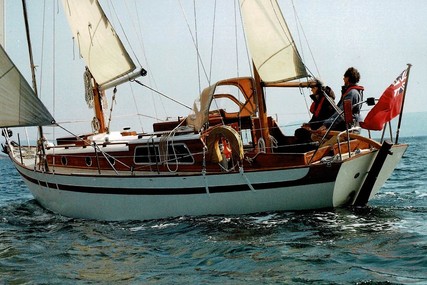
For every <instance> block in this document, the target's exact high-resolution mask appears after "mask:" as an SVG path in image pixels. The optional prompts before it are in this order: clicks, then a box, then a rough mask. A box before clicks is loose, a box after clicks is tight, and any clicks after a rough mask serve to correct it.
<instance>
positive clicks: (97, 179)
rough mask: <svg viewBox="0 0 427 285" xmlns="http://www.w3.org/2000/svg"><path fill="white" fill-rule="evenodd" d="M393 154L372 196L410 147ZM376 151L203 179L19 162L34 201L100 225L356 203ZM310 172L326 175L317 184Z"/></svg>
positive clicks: (201, 177) (402, 147)
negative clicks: (59, 170) (60, 169)
mask: <svg viewBox="0 0 427 285" xmlns="http://www.w3.org/2000/svg"><path fill="white" fill-rule="evenodd" d="M392 150H393V153H394V154H393V155H391V156H390V155H389V156H388V158H387V160H386V161H385V163H384V167H383V169H382V171H381V172H380V175H379V177H378V181H377V182H376V183H375V186H374V188H373V190H372V193H371V197H372V196H373V195H375V193H376V192H378V190H379V188H380V187H381V185H383V183H384V182H385V180H386V179H387V178H388V177H389V176H390V174H391V172H392V171H393V169H394V168H395V167H396V165H397V163H398V162H399V160H400V158H401V157H402V155H403V153H404V151H405V150H406V146H405V145H401V146H395V147H393V149H392ZM376 153H377V152H369V153H365V154H360V155H358V156H356V157H352V158H350V159H346V160H344V162H342V163H341V162H333V163H332V164H331V165H329V166H328V164H327V163H325V164H319V165H317V166H311V167H301V168H293V169H282V170H272V171H259V172H244V171H240V173H224V174H211V175H205V176H204V175H201V174H198V175H179V174H176V175H168V176H161V175H157V176H120V175H111V176H95V175H91V174H88V175H75V174H70V175H65V174H52V173H42V172H36V171H33V170H32V169H28V168H25V167H22V166H21V165H20V164H19V163H16V161H15V164H16V167H17V169H18V171H19V172H20V174H21V175H22V176H23V179H24V181H25V183H26V184H27V186H28V188H29V189H30V191H31V192H32V194H33V195H34V197H35V199H36V200H37V201H38V202H39V203H40V204H41V205H42V206H43V207H45V208H47V209H49V210H51V211H53V212H56V213H59V214H62V215H65V216H69V217H76V218H87V219H98V220H146V219H158V218H166V217H176V216H182V215H191V216H199V215H230V214H248V213H256V212H267V211H291V210H308V209H320V208H331V207H339V206H342V205H348V204H352V203H353V202H354V199H355V197H357V194H358V192H359V190H360V188H361V185H362V184H363V182H364V180H365V178H366V175H367V172H368V170H369V168H370V166H371V164H372V162H373V160H374V158H375V155H376ZM312 170H314V171H316V172H317V173H319V172H320V173H324V175H320V176H319V175H317V176H316V177H317V178H314V179H312V178H310V177H311V176H312V175H311V174H312V172H310V171H312ZM327 173H328V174H327ZM329 173H330V174H329ZM322 176H323V178H322ZM316 180H317V181H316Z"/></svg>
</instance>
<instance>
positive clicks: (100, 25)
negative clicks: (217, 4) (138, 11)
mask: <svg viewBox="0 0 427 285" xmlns="http://www.w3.org/2000/svg"><path fill="white" fill-rule="evenodd" d="M63 4H64V5H63V6H64V13H65V14H66V15H67V17H68V20H69V23H70V27H71V30H72V33H73V35H74V38H75V39H78V45H79V50H80V54H81V55H82V57H83V59H84V60H85V63H86V66H87V69H86V71H85V86H86V97H87V98H88V101H90V102H91V104H93V108H94V118H93V120H92V124H91V125H92V130H93V131H92V132H90V133H88V134H84V135H79V136H68V137H61V138H57V139H56V141H55V143H52V142H48V141H47V140H46V139H45V136H44V135H43V128H42V126H47V125H57V123H56V122H55V119H54V118H53V116H52V115H51V114H50V112H49V111H48V109H47V108H46V107H45V106H44V104H43V103H42V102H41V100H39V99H38V97H37V96H36V94H35V91H34V90H37V88H36V86H34V84H35V80H33V88H31V87H30V86H29V84H28V83H27V82H26V81H25V79H24V78H23V76H22V75H21V74H20V72H19V71H18V70H17V69H16V67H15V66H14V64H13V62H12V61H11V60H10V59H9V57H8V56H7V54H6V52H5V50H4V49H3V48H2V49H1V53H0V60H1V61H2V64H1V67H0V73H1V75H0V78H1V79H0V88H1V91H2V92H1V93H2V94H1V96H2V99H3V102H6V104H7V106H5V107H3V109H2V113H1V115H0V126H1V127H3V128H4V129H3V135H4V136H5V139H6V144H5V146H4V152H6V153H7V154H8V155H9V157H10V159H11V160H12V162H13V163H14V164H15V166H16V169H17V170H18V172H19V174H20V175H21V176H22V179H23V180H24V182H25V183H26V185H27V186H28V188H29V190H30V191H31V193H32V194H33V195H34V197H35V199H36V200H37V201H38V202H39V203H40V204H41V205H42V206H43V207H45V208H47V209H49V210H51V211H53V212H56V213H59V214H62V215H65V216H70V217H77V218H88V219H99V220H141V219H157V218H165V217H173V216H182V215H228V214H247V213H255V212H267V211H288V210H307V209H320V208H330V207H341V206H346V205H365V204H366V203H367V202H368V201H369V199H370V198H372V197H373V196H374V195H375V194H376V193H377V192H378V191H379V190H380V188H381V186H382V185H383V184H384V182H385V181H386V180H387V179H388V177H389V176H390V175H391V173H392V172H393V170H394V168H395V167H396V165H397V164H398V163H399V161H400V159H401V157H402V155H403V154H404V152H405V150H406V148H407V145H405V144H399V143H398V134H397V135H396V139H395V143H394V144H393V143H390V142H378V141H375V140H373V139H371V138H370V137H367V136H363V135H361V134H360V128H359V127H351V128H350V127H349V128H347V129H346V130H344V131H342V132H337V131H331V130H327V131H326V132H324V133H322V138H321V140H320V141H312V142H304V143H301V142H300V141H299V140H298V138H297V137H295V136H287V135H285V134H284V133H283V132H282V131H281V129H280V127H279V126H278V124H277V122H276V121H275V120H274V119H273V118H272V117H271V116H269V115H268V113H267V105H266V102H265V92H266V90H267V89H269V88H274V89H277V88H287V89H288V88H294V89H300V88H306V87H311V86H313V85H315V84H317V83H316V81H315V80H314V79H312V77H311V76H310V75H309V73H308V72H307V69H306V66H305V65H304V63H303V62H302V60H301V57H300V55H299V53H298V50H297V48H296V46H295V43H294V40H293V38H292V35H291V33H290V31H289V29H288V28H287V25H286V22H285V19H284V18H283V16H282V13H281V11H280V7H279V5H278V4H277V2H276V1H254V0H242V1H240V12H241V14H242V18H243V24H244V31H245V35H246V40H247V45H248V49H249V51H250V54H251V58H252V62H253V75H249V76H246V77H236V78H228V79H224V80H221V81H218V82H216V83H214V84H211V85H210V86H208V87H206V88H205V89H204V90H203V91H202V92H201V94H200V98H199V99H198V100H197V101H196V103H195V104H194V108H193V112H192V113H191V114H190V115H188V116H187V117H185V118H178V119H177V120H175V121H166V122H158V123H154V124H153V132H151V133H145V132H136V131H134V130H132V129H123V130H121V131H112V130H110V123H109V122H108V121H107V120H106V119H105V115H104V108H103V104H104V101H103V100H104V96H105V92H107V91H110V90H111V89H112V88H115V87H117V86H119V85H120V84H123V83H124V82H129V81H132V82H134V84H143V83H141V82H140V81H139V80H140V79H139V77H140V76H145V75H146V73H147V71H146V70H145V69H143V68H138V69H137V68H136V65H135V63H134V62H133V60H132V59H131V57H130V56H129V54H128V52H127V51H126V49H125V47H124V45H123V44H122V42H121V40H120V39H119V38H118V36H117V34H116V32H115V31H114V28H113V27H112V25H111V23H110V22H109V20H108V19H107V18H106V16H105V14H104V12H103V11H102V7H101V5H100V4H99V3H98V2H97V1H81V0H64V1H63ZM24 8H25V1H24ZM24 10H25V9H24ZM244 44H245V43H242V45H244ZM31 66H34V64H33V63H31ZM148 72H149V70H148ZM408 76H409V67H408V69H407V70H405V71H404V72H403V73H402V75H401V76H400V79H399V80H396V81H395V83H394V84H393V85H391V87H390V88H392V89H390V92H394V91H396V92H398V93H396V94H397V96H394V97H395V98H397V99H399V100H397V99H396V100H397V101H396V100H395V101H393V104H394V105H393V108H395V109H396V110H398V111H397V112H394V113H393V115H392V116H391V117H390V118H387V119H386V120H385V121H384V120H383V121H382V122H381V123H380V125H381V128H382V129H383V128H385V126H387V123H388V122H389V121H390V120H391V119H393V118H394V117H396V116H397V115H398V114H402V112H403V105H404V104H403V103H404V96H405V92H406V84H407V78H408ZM396 82H398V83H400V84H401V85H399V86H397V83H396ZM402 86H403V87H402ZM225 87H226V88H225ZM224 90H233V91H232V92H229V93H228V92H224ZM114 92H115V91H114ZM383 97H384V96H383ZM9 98H14V99H9ZM216 100H226V101H228V102H229V103H231V104H234V106H235V107H236V108H235V109H236V111H233V112H230V111H229V110H226V109H222V108H217V107H216V106H217V105H216V104H214V102H215V101H216ZM285 100H286V99H285ZM371 101H372V100H371ZM379 105H380V104H378V105H377V106H379ZM380 106H383V107H384V104H383V105H380ZM396 106H397V107H396ZM386 107H387V106H386ZM374 108H375V107H374ZM6 111H7V112H6ZM348 112H350V114H351V106H350V109H349V110H348V109H347V110H342V113H341V114H340V115H341V116H343V118H345V119H346V120H348V121H346V122H347V123H348V124H347V125H348V126H350V125H351V123H352V122H351V119H348V118H349V117H351V115H350V116H346V114H347V113H348ZM371 117H372V116H371ZM400 119H401V117H399V125H398V129H397V131H398V130H399V128H400ZM23 126H38V128H39V139H38V142H37V145H35V146H23V145H22V143H21V141H20V139H19V137H17V138H14V136H13V134H12V131H11V130H10V129H9V128H11V127H23ZM365 126H367V128H369V122H366V125H365ZM371 129H372V128H371Z"/></svg>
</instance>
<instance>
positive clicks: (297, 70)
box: [240, 0, 308, 83]
mask: <svg viewBox="0 0 427 285" xmlns="http://www.w3.org/2000/svg"><path fill="white" fill-rule="evenodd" d="M240 7H241V12H242V15H243V24H244V29H245V34H246V38H247V42H248V45H249V50H250V52H251V55H252V60H253V62H254V65H255V67H256V69H257V70H258V73H259V75H260V77H261V80H262V81H264V82H268V83H272V82H285V81H290V80H294V79H298V78H303V77H307V76H308V74H307V70H306V68H305V66H304V64H303V62H302V61H301V57H300V55H299V53H298V51H297V48H296V46H295V43H294V40H293V38H292V35H291V33H290V31H289V29H288V26H287V24H286V22H285V19H284V18H283V15H282V12H281V10H280V8H279V5H278V4H277V1H276V0H240Z"/></svg>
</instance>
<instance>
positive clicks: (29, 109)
mask: <svg viewBox="0 0 427 285" xmlns="http://www.w3.org/2000/svg"><path fill="white" fill-rule="evenodd" d="M0 101H1V103H0V127H19V126H45V125H51V124H53V123H55V122H54V119H53V117H52V115H51V114H50V113H49V111H48V110H47V109H46V107H45V106H44V105H43V103H42V102H41V101H40V99H39V98H37V96H36V95H35V94H34V91H33V89H32V88H31V87H30V85H29V84H28V82H27V81H26V80H25V78H24V77H23V76H22V75H21V73H20V72H19V70H18V69H17V68H16V66H15V65H14V64H13V62H12V61H11V60H10V58H9V57H8V56H7V54H6V52H5V50H4V49H3V47H2V46H0Z"/></svg>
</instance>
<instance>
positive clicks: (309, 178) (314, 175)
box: [18, 164, 340, 195]
mask: <svg viewBox="0 0 427 285" xmlns="http://www.w3.org/2000/svg"><path fill="white" fill-rule="evenodd" d="M339 168H340V165H338V164H337V165H335V166H332V167H328V168H327V170H328V171H325V168H322V169H317V170H315V171H313V169H312V168H311V169H310V171H309V172H308V173H307V175H306V176H304V177H303V178H301V179H297V180H289V181H277V182H265V183H252V187H253V189H255V190H261V191H262V190H270V189H275V188H284V187H292V186H301V185H309V184H318V183H327V182H333V181H335V179H336V175H337V174H338V170H339ZM322 170H323V171H322ZM18 172H19V173H20V174H21V176H22V177H23V178H24V179H25V180H27V181H28V182H30V183H33V184H37V185H40V186H42V187H47V188H51V189H58V190H62V191H69V192H81V193H92V194H111V195H191V194H206V187H205V186H204V185H201V186H200V187H192V188H143V187H141V188H117V187H115V188H112V187H97V186H76V185H67V184H55V183H48V182H45V181H41V180H38V179H35V178H32V177H29V176H27V175H25V174H24V173H22V172H21V171H19V170H18ZM239 191H253V190H252V189H251V188H250V187H249V185H248V184H234V185H221V186H209V193H211V194H212V193H230V192H239Z"/></svg>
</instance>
